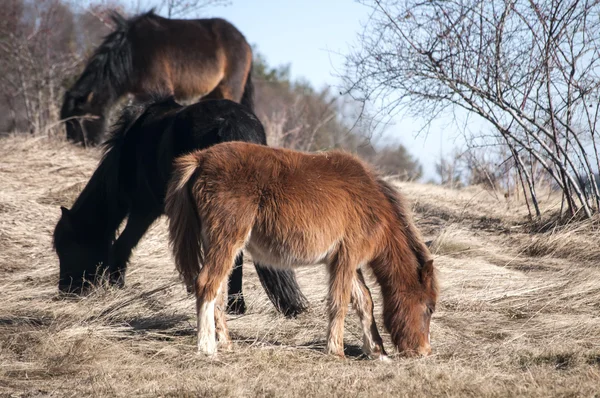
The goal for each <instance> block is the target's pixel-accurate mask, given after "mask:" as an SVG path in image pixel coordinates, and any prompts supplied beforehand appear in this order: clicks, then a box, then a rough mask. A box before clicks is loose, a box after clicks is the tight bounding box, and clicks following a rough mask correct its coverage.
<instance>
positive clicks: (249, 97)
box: [241, 64, 254, 111]
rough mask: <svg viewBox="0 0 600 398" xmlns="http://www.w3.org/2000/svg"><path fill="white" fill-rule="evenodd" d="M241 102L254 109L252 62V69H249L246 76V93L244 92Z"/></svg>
mask: <svg viewBox="0 0 600 398" xmlns="http://www.w3.org/2000/svg"><path fill="white" fill-rule="evenodd" d="M241 104H242V105H244V106H245V107H247V108H248V109H250V110H251V111H254V84H252V64H250V70H249V71H248V77H247V78H246V85H245V86H244V93H243V94H242V101H241Z"/></svg>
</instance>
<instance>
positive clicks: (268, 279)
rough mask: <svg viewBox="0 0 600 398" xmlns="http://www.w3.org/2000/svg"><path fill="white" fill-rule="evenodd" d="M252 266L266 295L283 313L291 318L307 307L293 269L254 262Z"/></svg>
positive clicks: (306, 301)
mask: <svg viewBox="0 0 600 398" xmlns="http://www.w3.org/2000/svg"><path fill="white" fill-rule="evenodd" d="M254 266H255V267H256V273H257V274H258V278H259V279H260V283H261V284H262V286H263V288H264V289H265V292H266V293H267V296H269V299H270V300H271V302H272V303H273V304H274V305H275V307H276V308H277V309H278V310H279V311H281V313H283V315H285V316H286V317H288V318H292V317H295V316H296V315H298V314H300V313H302V312H304V311H305V310H306V309H307V308H308V300H307V299H306V297H305V296H304V295H303V294H302V292H301V291H300V286H298V281H297V280H296V273H295V272H294V270H291V269H288V270H285V269H272V268H268V267H264V266H261V265H260V264H256V263H255V264H254Z"/></svg>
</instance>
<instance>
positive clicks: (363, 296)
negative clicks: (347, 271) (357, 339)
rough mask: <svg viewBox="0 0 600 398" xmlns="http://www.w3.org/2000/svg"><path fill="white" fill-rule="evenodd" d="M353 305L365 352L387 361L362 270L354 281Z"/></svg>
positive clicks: (357, 272)
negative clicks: (360, 326) (360, 327)
mask: <svg viewBox="0 0 600 398" xmlns="http://www.w3.org/2000/svg"><path fill="white" fill-rule="evenodd" d="M352 305H353V307H354V309H355V310H356V312H357V313H358V317H359V319H360V323H361V325H362V328H363V352H364V353H365V354H367V355H368V356H370V357H372V358H378V359H380V360H385V359H387V355H386V353H385V350H384V348H383V340H382V339H381V336H380V335H379V331H378V330H377V325H376V324H375V317H374V316H373V298H372V297H371V292H370V291H369V288H368V287H367V284H366V283H365V278H364V276H363V274H362V270H361V269H360V268H359V269H357V270H356V277H355V278H354V280H353V281H352Z"/></svg>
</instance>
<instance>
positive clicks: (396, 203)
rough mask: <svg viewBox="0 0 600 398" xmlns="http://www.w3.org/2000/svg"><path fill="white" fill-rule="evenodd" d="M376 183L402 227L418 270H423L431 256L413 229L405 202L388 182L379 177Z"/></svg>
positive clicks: (418, 234) (414, 228)
mask: <svg viewBox="0 0 600 398" xmlns="http://www.w3.org/2000/svg"><path fill="white" fill-rule="evenodd" d="M377 182H378V184H379V186H380V187H381V190H382V192H383V194H384V195H385V197H386V199H387V200H388V201H389V202H390V203H391V204H392V206H393V207H394V210H395V213H396V217H397V218H398V222H399V223H400V225H402V226H403V227H404V232H405V236H406V240H407V243H408V245H409V247H410V249H411V251H412V252H413V253H414V255H415V257H416V259H417V266H418V268H419V269H421V268H423V267H424V266H425V263H426V262H427V261H428V260H430V259H431V254H430V252H429V249H428V248H427V246H425V244H424V243H423V239H422V238H421V234H420V233H419V231H418V230H417V228H416V227H415V224H414V221H413V220H412V217H410V210H409V209H408V205H407V204H406V201H405V200H404V198H403V197H402V196H401V195H399V194H398V191H397V190H396V189H395V188H394V187H393V186H392V185H391V184H390V183H389V182H387V181H385V180H383V179H382V178H381V177H378V178H377Z"/></svg>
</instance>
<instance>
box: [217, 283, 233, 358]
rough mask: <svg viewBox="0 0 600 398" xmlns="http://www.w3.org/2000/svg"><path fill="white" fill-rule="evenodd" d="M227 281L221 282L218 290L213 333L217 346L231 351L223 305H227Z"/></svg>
mask: <svg viewBox="0 0 600 398" xmlns="http://www.w3.org/2000/svg"><path fill="white" fill-rule="evenodd" d="M227 296H228V295H227V279H225V280H224V281H223V283H222V284H221V287H220V288H219V294H218V295H217V301H216V303H215V332H216V335H217V341H218V342H219V345H220V346H222V347H223V348H225V349H226V350H230V349H231V337H229V329H228V328H227V322H226V318H225V305H226V303H227Z"/></svg>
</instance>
